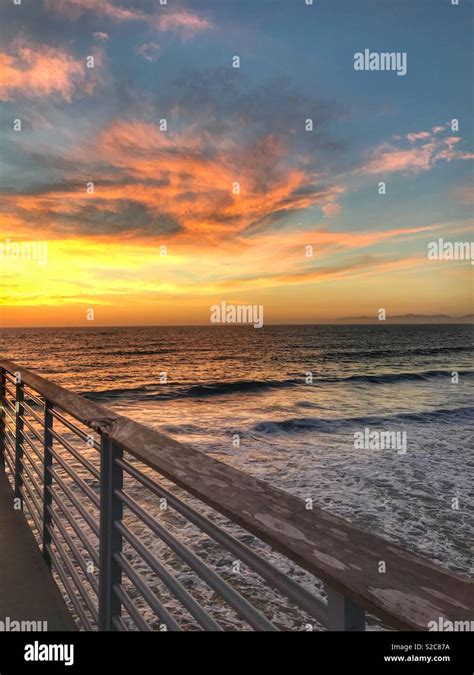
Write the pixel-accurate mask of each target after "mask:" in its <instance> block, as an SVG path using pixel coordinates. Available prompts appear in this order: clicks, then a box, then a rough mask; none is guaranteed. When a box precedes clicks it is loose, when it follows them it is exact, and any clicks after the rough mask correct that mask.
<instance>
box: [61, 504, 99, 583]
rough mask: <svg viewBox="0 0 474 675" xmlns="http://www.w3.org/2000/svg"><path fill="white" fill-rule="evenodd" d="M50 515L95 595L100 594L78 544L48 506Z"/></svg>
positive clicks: (95, 580)
mask: <svg viewBox="0 0 474 675" xmlns="http://www.w3.org/2000/svg"><path fill="white" fill-rule="evenodd" d="M48 513H49V514H50V515H51V518H52V519H53V522H54V523H55V525H56V526H57V528H58V530H59V531H60V532H61V535H62V537H63V539H64V541H65V542H66V543H67V545H68V546H69V548H70V549H71V552H72V554H73V555H74V556H75V558H76V560H77V563H78V564H79V566H80V568H81V569H82V571H83V572H84V574H85V575H86V578H87V582H88V583H89V584H90V585H91V587H92V588H93V590H94V591H95V593H98V592H99V586H98V583H97V579H96V578H95V577H94V576H92V575H91V573H90V572H89V570H88V569H87V562H86V561H85V560H84V557H83V555H82V553H81V552H80V551H79V549H78V548H77V546H76V544H75V543H74V541H73V540H72V538H71V536H70V534H69V533H68V532H67V531H66V528H65V527H64V525H63V523H62V522H61V518H60V517H59V515H58V514H57V513H56V511H55V510H54V509H53V508H52V507H51V506H48Z"/></svg>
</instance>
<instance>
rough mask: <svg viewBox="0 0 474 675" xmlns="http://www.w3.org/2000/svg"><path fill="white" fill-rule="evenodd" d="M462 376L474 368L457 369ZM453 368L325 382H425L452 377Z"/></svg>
mask: <svg viewBox="0 0 474 675" xmlns="http://www.w3.org/2000/svg"><path fill="white" fill-rule="evenodd" d="M456 372H457V373H458V375H459V376H460V377H472V376H473V375H474V370H463V371H459V370H457V371H456ZM452 373H453V371H452V370H425V371H421V372H418V373H385V374H383V375H349V376H348V377H335V378H324V379H323V380H316V381H317V382H318V381H323V382H363V383H366V384H389V383H391V382H424V381H427V380H430V379H433V378H441V377H451V375H452Z"/></svg>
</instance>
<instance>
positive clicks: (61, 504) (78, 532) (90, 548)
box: [48, 487, 99, 567]
mask: <svg viewBox="0 0 474 675" xmlns="http://www.w3.org/2000/svg"><path fill="white" fill-rule="evenodd" d="M48 492H49V493H50V495H51V496H52V498H53V499H54V501H55V503H56V504H57V505H58V506H59V508H60V509H61V511H62V512H63V514H64V516H65V518H66V520H67V522H68V523H69V525H70V526H71V527H72V528H73V530H74V532H75V533H76V535H77V537H78V538H79V539H80V540H81V542H82V545H83V546H84V548H85V549H86V550H87V552H88V553H89V555H90V556H91V558H92V560H93V561H94V564H95V566H96V567H98V566H99V554H98V553H97V551H96V550H95V549H94V547H93V545H92V544H91V542H90V541H89V540H88V539H87V536H86V535H85V534H84V532H83V531H82V529H81V528H80V526H79V525H78V524H77V523H76V519H75V518H74V517H73V515H72V514H71V513H70V511H69V509H68V508H67V506H66V505H65V504H64V502H63V500H62V499H61V497H60V496H59V495H58V494H57V492H56V491H55V490H53V488H52V487H48Z"/></svg>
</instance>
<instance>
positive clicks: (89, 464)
mask: <svg viewBox="0 0 474 675" xmlns="http://www.w3.org/2000/svg"><path fill="white" fill-rule="evenodd" d="M50 433H51V435H52V436H53V438H55V439H56V440H57V441H58V442H59V443H61V445H62V446H63V447H64V448H65V449H66V450H68V451H69V452H70V453H71V455H73V456H74V457H75V458H76V459H77V460H78V461H79V462H80V463H81V464H82V465H83V466H84V467H85V468H86V469H88V470H89V471H90V472H91V474H92V475H93V476H94V478H97V480H100V471H99V470H98V469H96V467H95V466H94V465H93V464H92V462H90V461H89V460H88V459H87V458H86V457H83V456H82V455H81V453H80V452H78V451H77V450H76V448H74V447H73V446H72V445H71V444H70V443H69V442H68V441H66V439H65V438H63V437H62V436H61V434H59V433H58V432H57V431H55V430H54V429H51V430H50Z"/></svg>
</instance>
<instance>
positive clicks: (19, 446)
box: [15, 379, 25, 504]
mask: <svg viewBox="0 0 474 675" xmlns="http://www.w3.org/2000/svg"><path fill="white" fill-rule="evenodd" d="M23 398H24V391H23V382H22V381H21V379H20V380H19V381H18V382H17V383H16V402H15V411H16V415H15V497H16V498H17V499H20V500H21V504H23V497H22V495H21V488H22V485H23V435H22V431H23V427H24V424H23V415H24V412H25V411H24V408H23Z"/></svg>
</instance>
